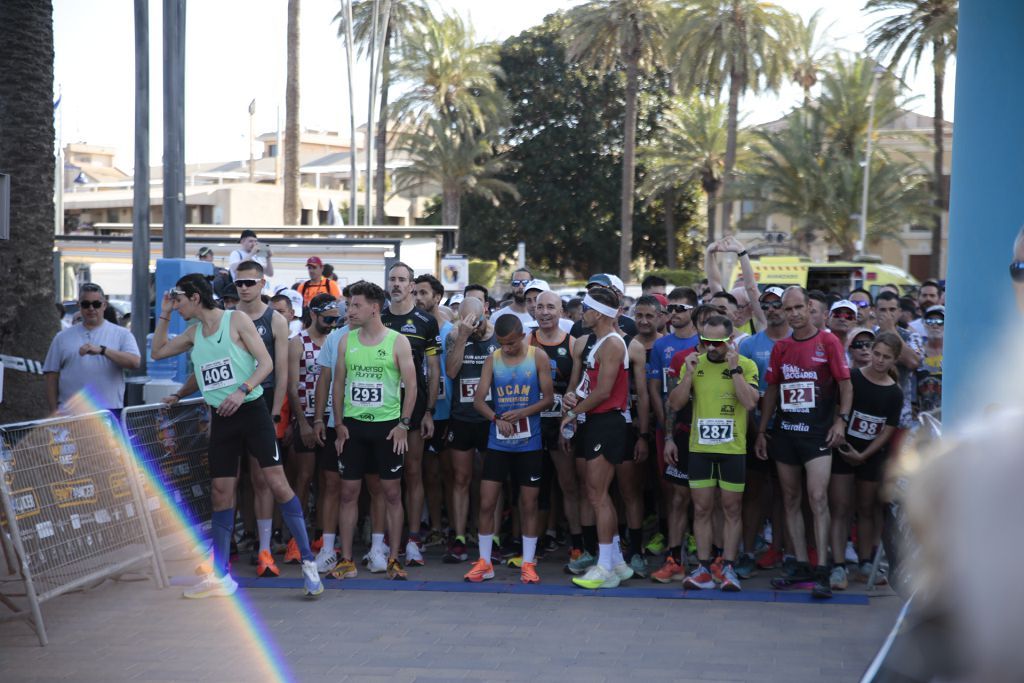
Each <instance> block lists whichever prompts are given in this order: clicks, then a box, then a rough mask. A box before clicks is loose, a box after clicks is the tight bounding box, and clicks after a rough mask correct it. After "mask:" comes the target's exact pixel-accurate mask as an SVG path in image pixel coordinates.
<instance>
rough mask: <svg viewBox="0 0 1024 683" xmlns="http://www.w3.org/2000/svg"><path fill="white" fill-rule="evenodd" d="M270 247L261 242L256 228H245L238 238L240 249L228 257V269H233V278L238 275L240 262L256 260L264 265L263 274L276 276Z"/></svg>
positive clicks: (269, 276) (270, 276)
mask: <svg viewBox="0 0 1024 683" xmlns="http://www.w3.org/2000/svg"><path fill="white" fill-rule="evenodd" d="M271 256H272V254H271V253H270V249H268V248H267V247H266V246H265V245H263V244H260V241H259V238H258V237H256V232H255V231H254V230H243V231H242V235H241V237H239V238H238V249H235V250H234V251H232V252H231V255H230V256H229V257H228V270H230V271H231V279H233V280H234V279H237V277H238V264H239V263H241V262H242V261H256V262H257V263H259V264H260V265H261V266H263V274H264V275H265V276H267V277H268V278H272V277H274V264H273V263H272V262H271V261H270V257H271Z"/></svg>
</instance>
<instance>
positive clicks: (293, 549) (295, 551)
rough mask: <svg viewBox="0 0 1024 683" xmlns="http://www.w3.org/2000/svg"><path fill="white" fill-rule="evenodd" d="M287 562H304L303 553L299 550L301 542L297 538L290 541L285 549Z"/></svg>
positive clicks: (285, 560) (285, 561)
mask: <svg viewBox="0 0 1024 683" xmlns="http://www.w3.org/2000/svg"><path fill="white" fill-rule="evenodd" d="M284 563H285V564H302V554H301V553H300V552H299V544H298V543H296V542H295V539H294V538H293V539H291V540H290V541H288V547H287V548H285V551H284Z"/></svg>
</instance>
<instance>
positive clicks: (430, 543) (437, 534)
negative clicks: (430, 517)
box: [423, 529, 444, 548]
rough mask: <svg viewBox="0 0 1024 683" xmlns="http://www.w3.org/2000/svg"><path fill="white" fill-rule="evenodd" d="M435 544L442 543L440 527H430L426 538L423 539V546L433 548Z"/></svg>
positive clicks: (442, 537) (442, 535)
mask: <svg viewBox="0 0 1024 683" xmlns="http://www.w3.org/2000/svg"><path fill="white" fill-rule="evenodd" d="M436 545H444V534H443V533H441V530H440V529H431V530H430V533H428V534H427V536H426V538H424V539H423V547H424V548H433V547H434V546H436Z"/></svg>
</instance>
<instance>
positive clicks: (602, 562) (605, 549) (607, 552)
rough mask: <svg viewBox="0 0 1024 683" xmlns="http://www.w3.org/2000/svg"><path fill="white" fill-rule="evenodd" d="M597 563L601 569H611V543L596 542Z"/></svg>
mask: <svg viewBox="0 0 1024 683" xmlns="http://www.w3.org/2000/svg"><path fill="white" fill-rule="evenodd" d="M597 564H598V566H599V567H601V568H602V569H606V570H608V571H609V572H610V571H611V570H612V544H611V543H598V544H597Z"/></svg>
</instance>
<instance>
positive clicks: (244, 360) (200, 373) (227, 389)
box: [192, 311, 263, 408]
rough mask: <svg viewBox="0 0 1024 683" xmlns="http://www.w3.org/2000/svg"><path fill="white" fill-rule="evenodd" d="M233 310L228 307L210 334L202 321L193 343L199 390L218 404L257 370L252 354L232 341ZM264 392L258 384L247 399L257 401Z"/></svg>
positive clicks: (212, 404)
mask: <svg viewBox="0 0 1024 683" xmlns="http://www.w3.org/2000/svg"><path fill="white" fill-rule="evenodd" d="M232 313H234V311H224V315H223V316H221V319H220V327H218V328H217V331H216V332H214V333H213V334H211V335H210V336H209V337H207V336H205V335H204V334H203V326H202V324H200V325H198V326H197V327H196V336H195V339H194V340H193V343H192V365H193V366H194V368H195V375H196V381H197V382H198V383H199V390H200V391H201V392H203V400H204V401H206V402H207V403H208V404H209V405H211V406H213V407H214V408H216V407H218V406H219V405H220V404H221V403H222V402H223V401H224V399H226V398H227V397H228V396H230V395H231V394H232V392H234V391H235V390H236V389H238V387H239V386H241V384H242V382H244V381H245V380H246V379H247V378H248V377H250V376H251V375H252V373H253V372H254V371H255V370H256V359H255V358H254V357H253V356H252V354H250V353H249V352H248V351H246V350H245V349H244V348H242V347H241V346H239V345H238V344H236V343H234V342H233V341H231V315H232ZM262 395H263V387H261V386H259V385H258V384H257V385H256V386H255V387H253V389H252V391H250V392H249V395H248V396H246V397H245V400H246V402H249V401H255V400H256V399H258V398H259V397H260V396H262Z"/></svg>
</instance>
